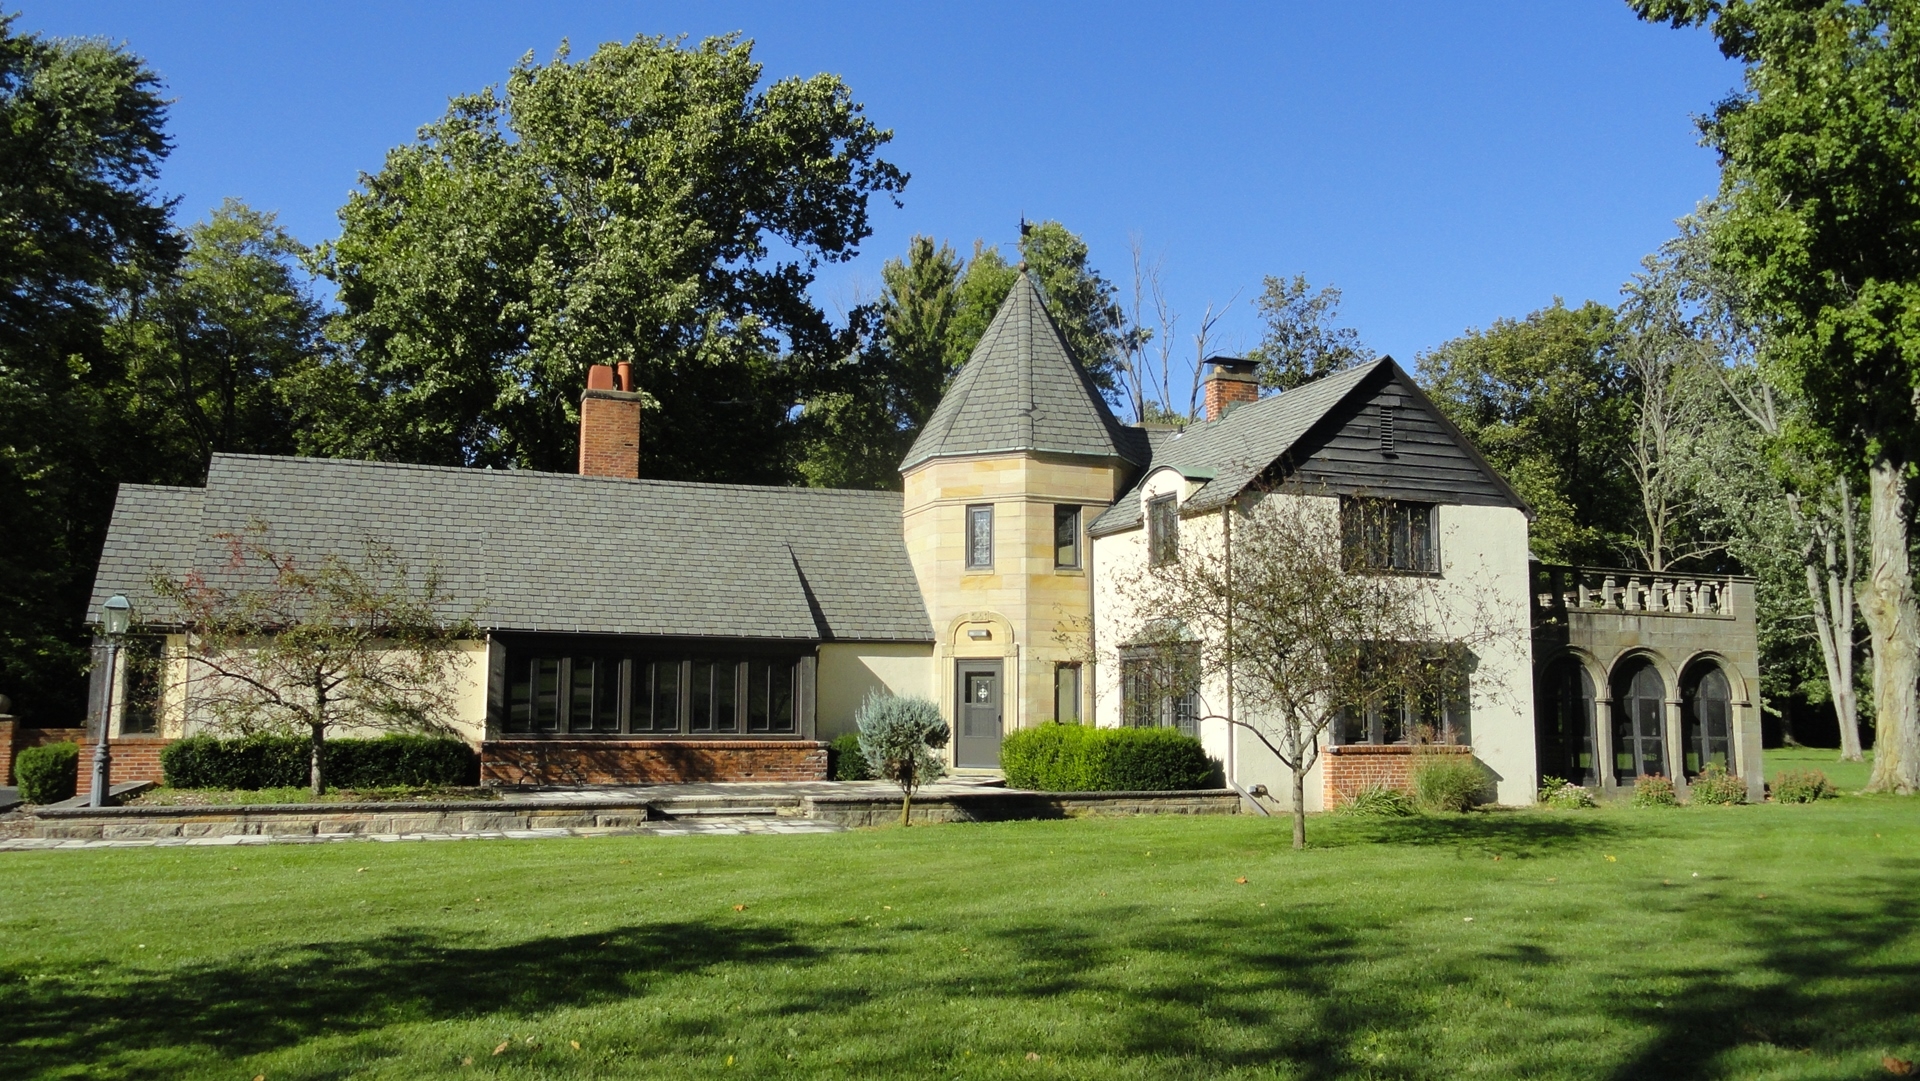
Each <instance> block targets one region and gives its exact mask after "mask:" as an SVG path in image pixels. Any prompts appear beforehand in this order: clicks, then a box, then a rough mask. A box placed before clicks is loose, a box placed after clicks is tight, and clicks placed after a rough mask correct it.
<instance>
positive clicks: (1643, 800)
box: [1633, 773, 1680, 807]
mask: <svg viewBox="0 0 1920 1081" xmlns="http://www.w3.org/2000/svg"><path fill="white" fill-rule="evenodd" d="M1633 805H1634V806H1635V807H1677V806H1679V805H1680V797H1679V795H1678V794H1677V793H1675V792H1674V790H1673V782H1672V781H1670V780H1668V779H1667V778H1665V777H1662V776H1661V775H1659V774H1658V773H1649V774H1647V775H1646V776H1644V777H1642V778H1640V779H1639V780H1637V781H1635V782H1633Z"/></svg>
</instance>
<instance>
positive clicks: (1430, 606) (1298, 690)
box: [1119, 488, 1526, 848]
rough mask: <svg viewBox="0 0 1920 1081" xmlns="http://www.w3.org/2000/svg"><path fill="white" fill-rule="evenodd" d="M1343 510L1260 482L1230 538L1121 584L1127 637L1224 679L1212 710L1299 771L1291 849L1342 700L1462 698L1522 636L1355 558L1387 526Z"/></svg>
mask: <svg viewBox="0 0 1920 1081" xmlns="http://www.w3.org/2000/svg"><path fill="white" fill-rule="evenodd" d="M1340 508H1341V502H1340V500H1338V499H1334V498H1330V497H1327V496H1324V495H1321V494H1319V493H1317V492H1315V491H1314V490H1311V489H1296V488H1283V489H1279V490H1276V491H1273V492H1268V493H1264V494H1262V495H1260V496H1258V497H1255V498H1252V499H1250V500H1243V501H1242V503H1241V505H1240V507H1239V509H1238V510H1237V511H1236V512H1235V513H1233V514H1232V516H1231V518H1232V526H1231V531H1230V533H1229V534H1228V536H1229V537H1230V538H1231V539H1230V540H1229V541H1227V542H1224V543H1211V544H1197V543H1196V544H1191V545H1190V544H1187V543H1184V542H1183V543H1182V545H1181V551H1180V555H1179V558H1178V559H1177V560H1174V561H1172V562H1169V563H1167V564H1165V565H1163V566H1158V567H1148V568H1146V569H1144V570H1142V571H1140V572H1138V573H1135V574H1131V575H1124V576H1122V579H1121V581H1120V596H1121V598H1122V603H1123V605H1124V606H1125V610H1126V611H1127V612H1129V613H1131V614H1132V615H1131V618H1132V622H1133V625H1132V626H1128V627H1126V628H1125V629H1124V630H1123V631H1122V633H1121V635H1120V636H1119V640H1121V641H1125V642H1128V643H1130V648H1132V647H1135V646H1137V645H1139V644H1146V645H1149V646H1153V647H1158V648H1159V649H1160V650H1161V652H1162V656H1163V657H1165V658H1167V661H1166V663H1167V665H1168V666H1169V667H1170V668H1171V669H1172V671H1171V672H1170V673H1169V677H1168V682H1171V683H1175V684H1180V683H1185V684H1189V685H1192V684H1194V683H1195V682H1196V681H1199V680H1204V679H1206V678H1208V677H1213V678H1215V679H1216V680H1217V681H1219V682H1225V683H1228V684H1229V686H1231V688H1232V690H1231V691H1230V692H1229V693H1230V694H1231V697H1232V701H1231V703H1230V707H1229V709H1228V711H1227V713H1225V714H1223V715H1218V716H1216V717H1213V718H1210V719H1217V720H1224V721H1225V722H1227V723H1228V724H1229V725H1233V726H1237V727H1240V728H1244V729H1246V730H1247V731H1250V732H1252V733H1253V734H1254V735H1255V736H1257V737H1258V738H1259V739H1260V741H1261V742H1262V743H1264V744H1265V745H1266V746H1267V748H1268V750H1270V751H1272V752H1273V754H1274V756H1275V757H1277V758H1278V759H1279V760H1280V762H1281V764H1283V765H1285V766H1286V767H1287V769H1288V771H1289V772H1290V773H1291V774H1292V782H1293V846H1294V847H1295V848H1303V847H1305V846H1306V841H1307V818H1306V777H1307V773H1308V772H1309V771H1310V770H1312V769H1313V767H1314V764H1315V763H1316V762H1318V761H1319V757H1320V751H1321V746H1322V744H1323V743H1324V742H1325V739H1326V734H1327V731H1328V729H1329V728H1330V727H1331V726H1332V725H1333V723H1334V722H1335V721H1336V720H1337V719H1339V718H1340V716H1341V715H1342V714H1343V712H1344V711H1346V710H1348V709H1353V708H1365V707H1366V706H1368V705H1374V706H1385V707H1387V708H1402V707H1403V706H1411V707H1412V708H1414V709H1416V710H1417V709H1419V708H1420V707H1421V705H1422V704H1423V703H1424V704H1430V703H1433V702H1438V701H1446V700H1455V701H1457V697H1456V696H1457V695H1458V694H1459V693H1460V692H1461V689H1462V686H1463V676H1462V671H1463V665H1464V663H1465V662H1466V659H1467V658H1468V656H1469V655H1470V654H1471V653H1472V652H1473V651H1475V650H1480V649H1485V648H1487V647H1488V646H1492V645H1495V644H1497V643H1498V642H1499V641H1501V640H1517V639H1520V638H1523V636H1524V635H1525V633H1526V628H1525V627H1524V626H1506V625H1504V624H1502V622H1501V621H1500V620H1499V619H1498V618H1497V616H1495V615H1493V614H1491V613H1489V612H1488V611H1486V610H1483V609H1482V608H1480V607H1477V606H1475V605H1473V604H1466V605H1464V606H1462V605H1460V604H1458V603H1449V602H1448V601H1447V600H1446V599H1445V598H1442V597H1441V596H1440V595H1439V593H1438V589H1439V588H1440V587H1439V586H1438V584H1437V581H1436V580H1435V579H1431V578H1426V577H1418V576H1407V575H1397V574H1375V573H1367V572H1365V571H1362V570H1358V569H1356V568H1355V564H1356V562H1359V563H1361V564H1365V563H1366V562H1367V559H1366V556H1365V553H1364V552H1363V551H1362V550H1363V549H1365V548H1366V547H1367V546H1368V544H1369V542H1370V540H1375V539H1378V537H1377V535H1376V534H1375V533H1373V532H1371V531H1369V530H1368V529H1367V528H1366V524H1365V523H1364V522H1356V521H1353V520H1349V521H1342V514H1341V509H1340ZM1229 548H1230V552H1229ZM1374 554H1376V555H1379V554H1381V553H1374ZM1356 557H1358V558H1357V559H1356ZM1457 585H1458V583H1456V587H1457ZM1480 592H1481V591H1478V590H1474V589H1471V588H1469V589H1467V590H1465V591H1464V593H1465V595H1467V596H1474V595H1478V594H1479V593H1480ZM1413 735H1414V736H1415V738H1418V737H1419V736H1421V735H1425V736H1426V737H1427V738H1428V739H1429V740H1431V739H1432V737H1433V733H1414V734H1413Z"/></svg>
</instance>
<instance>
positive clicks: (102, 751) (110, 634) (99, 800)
mask: <svg viewBox="0 0 1920 1081" xmlns="http://www.w3.org/2000/svg"><path fill="white" fill-rule="evenodd" d="M132 623H133V605H131V604H128V603H127V598H125V597H123V596H121V595H120V594H118V593H115V594H114V595H113V596H111V597H108V598H107V602H106V603H105V604H103V605H101V606H100V629H101V631H103V632H105V634H106V636H107V689H106V693H105V694H103V695H101V697H100V739H99V741H98V742H97V743H95V744H94V745H93V791H92V792H90V793H88V794H87V805H88V806H89V807H105V806H106V805H107V790H108V788H109V787H110V786H111V785H112V784H113V754H112V752H110V751H108V750H107V737H108V736H109V735H111V734H112V732H113V685H114V683H115V682H117V681H118V678H119V675H120V636H121V635H123V634H125V633H127V627H128V626H129V625H130V624H132Z"/></svg>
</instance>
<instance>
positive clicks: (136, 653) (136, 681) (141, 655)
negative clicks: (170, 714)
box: [120, 635, 161, 736]
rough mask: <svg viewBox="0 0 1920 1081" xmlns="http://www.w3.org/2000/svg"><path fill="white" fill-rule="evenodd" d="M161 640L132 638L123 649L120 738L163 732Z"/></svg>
mask: <svg viewBox="0 0 1920 1081" xmlns="http://www.w3.org/2000/svg"><path fill="white" fill-rule="evenodd" d="M160 644H161V639H159V638H155V637H148V636H143V635H142V636H129V637H128V638H127V639H126V641H125V642H124V643H123V644H122V645H121V647H120V671H121V673H122V675H121V683H120V695H121V697H120V701H121V703H122V705H121V707H120V734H121V735H123V736H140V735H147V734H149V733H152V732H158V731H159V730H160Z"/></svg>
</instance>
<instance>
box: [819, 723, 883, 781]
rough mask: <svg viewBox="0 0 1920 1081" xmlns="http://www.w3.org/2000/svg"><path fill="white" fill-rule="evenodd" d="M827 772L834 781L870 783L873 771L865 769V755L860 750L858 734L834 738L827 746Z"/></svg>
mask: <svg viewBox="0 0 1920 1081" xmlns="http://www.w3.org/2000/svg"><path fill="white" fill-rule="evenodd" d="M827 772H828V773H830V774H831V775H832V776H833V779H834V780H836V781H871V780H873V770H871V769H869V768H868V767H867V756H866V753H865V752H863V751H862V750H860V733H858V732H848V733H846V734H845V735H841V736H836V737H834V740H833V742H832V743H830V744H828V745H827Z"/></svg>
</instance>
